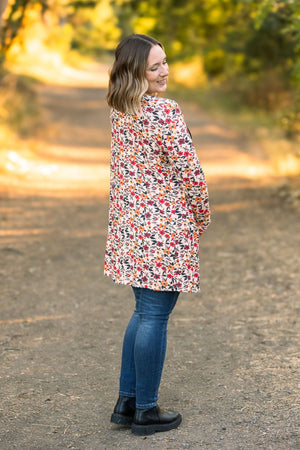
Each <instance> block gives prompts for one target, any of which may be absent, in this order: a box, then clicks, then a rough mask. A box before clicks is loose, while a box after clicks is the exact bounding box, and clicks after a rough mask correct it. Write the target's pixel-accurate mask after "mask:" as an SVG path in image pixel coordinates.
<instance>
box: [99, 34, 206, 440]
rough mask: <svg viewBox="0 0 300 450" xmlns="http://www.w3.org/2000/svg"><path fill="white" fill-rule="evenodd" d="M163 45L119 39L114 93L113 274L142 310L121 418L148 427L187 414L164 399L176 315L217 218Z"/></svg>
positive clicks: (124, 380)
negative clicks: (174, 96)
mask: <svg viewBox="0 0 300 450" xmlns="http://www.w3.org/2000/svg"><path fill="white" fill-rule="evenodd" d="M168 73H169V72H168V64H167V61H166V55H165V52H164V48H163V46H162V44H160V43H159V42H158V41H156V40H155V39H153V38H151V37H149V36H145V35H141V34H134V35H131V36H129V37H127V38H125V39H124V40H123V41H122V42H121V43H120V44H119V45H118V47H117V49H116V53H115V62H114V65H113V68H112V70H111V73H110V82H109V89H108V95H107V100H108V104H109V106H111V107H112V111H111V124H112V146H111V190H110V210H109V230H108V238H107V247H106V256H105V274H106V275H108V276H110V277H112V279H113V280H114V281H115V282H116V283H120V284H126V285H131V286H132V288H133V292H134V295H135V300H136V307H135V311H134V313H133V315H132V317H131V319H130V321H129V324H128V327H127V330H126V332H125V336H124V342H123V352H122V364H121V375H120V389H119V399H118V401H117V404H116V406H115V409H114V413H113V414H112V417H111V421H112V422H113V423H117V424H121V425H127V426H132V432H133V433H135V434H139V435H148V434H152V433H154V432H156V431H167V430H171V429H173V428H177V427H178V425H179V424H180V422H181V415H180V414H179V413H177V412H176V411H165V410H162V409H160V408H159V406H158V405H157V400H158V389H159V385H160V380H161V374H162V370H163V364H164V358H165V352H166V338H167V322H168V318H169V315H170V313H171V312H172V310H173V308H174V306H175V304H176V301H177V299H178V295H179V293H180V292H197V291H198V290H199V266H198V239H199V236H200V235H201V234H202V233H203V232H204V231H205V230H206V228H207V226H208V224H209V221H210V213H209V205H208V194H207V188H206V183H205V179H204V175H203V172H202V169H201V166H200V163H199V161H198V158H197V156H196V153H195V149H194V146H193V144H192V140H191V136H190V133H189V131H188V128H187V126H186V124H185V122H184V119H183V116H182V113H181V111H180V109H179V106H178V105H177V103H175V102H174V101H173V100H168V99H165V98H160V97H158V96H157V95H158V94H160V93H163V92H164V91H165V90H166V88H167V78H168Z"/></svg>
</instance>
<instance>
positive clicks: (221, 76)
mask: <svg viewBox="0 0 300 450" xmlns="http://www.w3.org/2000/svg"><path fill="white" fill-rule="evenodd" d="M0 8H1V32H0V150H1V151H3V150H5V148H7V146H8V143H11V146H12V145H13V142H14V139H16V138H18V137H20V136H21V137H26V136H28V135H31V134H32V133H33V132H34V128H35V127H37V126H38V124H39V114H38V106H37V104H36V101H35V95H34V91H35V89H34V85H35V83H36V79H44V80H47V81H49V80H50V81H51V79H52V80H56V81H57V78H58V76H59V74H60V76H61V77H63V76H64V75H66V74H68V73H70V70H71V68H73V69H81V68H83V67H84V68H85V69H86V68H87V67H88V68H92V65H91V64H92V63H94V62H95V61H96V62H98V63H99V62H100V63H102V64H104V66H102V67H106V66H105V65H107V67H109V65H110V63H111V61H112V57H113V51H114V48H115V47H116V45H117V44H118V42H119V41H120V39H122V38H123V37H124V36H126V35H128V34H131V33H144V34H150V35H152V36H154V37H155V38H157V39H158V40H160V41H161V42H162V43H163V44H164V46H165V49H166V52H167V55H168V60H169V63H170V65H171V71H170V73H171V77H170V78H171V79H170V88H169V91H171V92H172V91H174V92H176V95H177V98H178V97H180V96H182V97H183V98H184V99H187V100H188V99H192V100H193V101H194V102H195V101H196V102H197V103H198V104H199V105H200V107H202V108H204V109H205V111H207V112H209V113H210V114H212V115H214V114H215V115H216V116H218V117H222V118H226V121H227V122H228V123H231V124H234V126H238V127H240V128H241V129H244V130H245V132H247V133H249V134H251V135H255V137H256V138H257V139H258V140H259V142H260V145H261V148H263V150H264V152H265V153H266V155H267V156H268V158H269V159H270V162H271V164H272V165H273V168H274V170H275V171H276V172H277V173H278V174H280V175H282V176H292V177H296V178H298V175H299V173H300V153H299V136H300V2H299V1H297V0H263V1H256V0H253V1H252V0H242V1H236V0H189V1H185V0H164V1H163V2H161V1H158V0H149V1H142V0H74V1H69V0H9V1H7V0H1V6H0ZM68 70H69V72H68ZM74 73H75V72H74ZM2 160H3V158H2ZM0 164H1V161H0ZM2 165H3V164H2Z"/></svg>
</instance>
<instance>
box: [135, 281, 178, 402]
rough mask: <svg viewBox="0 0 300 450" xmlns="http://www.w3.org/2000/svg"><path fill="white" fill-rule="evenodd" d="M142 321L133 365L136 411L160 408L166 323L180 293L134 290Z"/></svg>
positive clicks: (137, 311)
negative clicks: (158, 406) (159, 394)
mask: <svg viewBox="0 0 300 450" xmlns="http://www.w3.org/2000/svg"><path fill="white" fill-rule="evenodd" d="M133 290H134V292H135V295H136V311H135V314H136V315H138V317H139V321H138V325H137V328H136V336H135V345H134V362H135V375H136V407H137V408H139V409H150V408H153V407H154V406H156V405H157V400H158V389H159V385H160V381H161V375H162V371H163V365H164V360H165V354H166V345H167V323H168V319H169V315H170V313H171V312H172V310H173V308H174V306H175V304H176V301H177V298H178V295H179V292H174V291H153V290H151V289H146V288H133Z"/></svg>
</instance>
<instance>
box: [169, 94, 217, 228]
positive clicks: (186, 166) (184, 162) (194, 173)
mask: <svg viewBox="0 0 300 450" xmlns="http://www.w3.org/2000/svg"><path fill="white" fill-rule="evenodd" d="M164 112H165V114H164V117H165V119H164V124H163V127H162V144H163V151H164V153H165V154H166V156H167V158H168V160H169V161H170V163H171V164H172V165H173V167H174V168H175V171H176V172H177V174H178V176H179V177H180V178H181V180H182V182H183V186H184V189H185V195H186V199H187V203H188V205H189V207H190V209H191V210H192V211H193V214H194V217H195V220H196V223H197V225H198V230H199V233H200V234H202V233H204V232H205V230H206V228H207V227H208V225H209V223H210V209H209V201H208V190H207V185H206V181H205V177H204V173H203V170H202V167H201V165H200V162H199V160H198V157H197V154H196V151H195V147H194V145H193V142H192V138H191V134H190V132H189V130H188V127H187V125H186V123H185V121H184V117H183V114H182V112H181V110H180V108H179V106H178V105H177V103H176V102H172V103H171V104H170V103H169V104H168V105H167V106H165V108H164Z"/></svg>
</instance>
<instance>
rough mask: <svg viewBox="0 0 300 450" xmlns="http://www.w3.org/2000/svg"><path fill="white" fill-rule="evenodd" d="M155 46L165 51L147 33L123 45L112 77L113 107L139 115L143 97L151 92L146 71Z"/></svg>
mask: <svg viewBox="0 0 300 450" xmlns="http://www.w3.org/2000/svg"><path fill="white" fill-rule="evenodd" d="M154 45H159V46H160V47H161V48H163V46H162V44H161V43H160V42H158V41H157V40H156V39H154V38H152V37H150V36H147V35H145V34H132V35H130V36H127V37H126V38H125V39H123V40H122V41H121V42H120V43H119V45H118V47H117V48H116V51H115V61H114V64H113V67H112V69H111V72H110V77H109V86H108V94H107V103H108V104H109V106H111V107H112V108H114V109H116V110H118V111H121V112H124V113H129V114H138V113H139V111H140V109H141V98H142V96H143V95H144V94H145V92H147V89H148V83H147V80H146V68H147V61H148V56H149V53H150V50H151V48H152V47H153V46H154Z"/></svg>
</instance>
